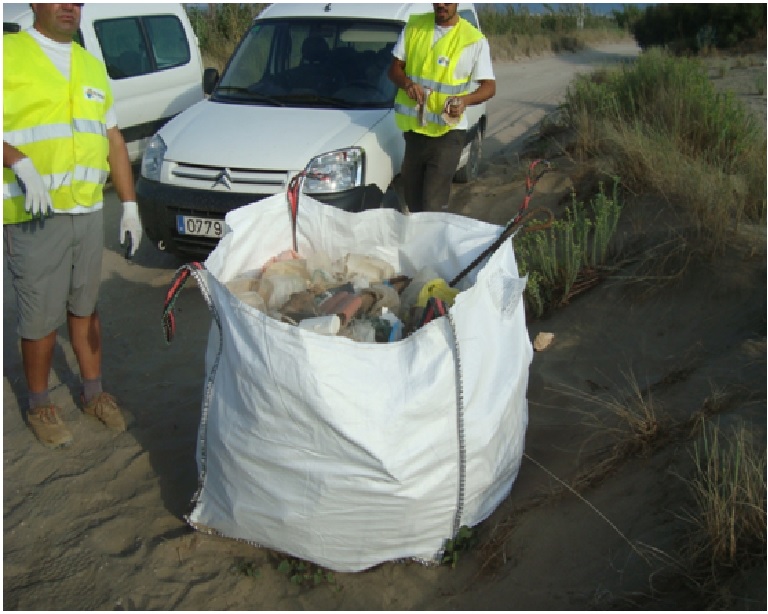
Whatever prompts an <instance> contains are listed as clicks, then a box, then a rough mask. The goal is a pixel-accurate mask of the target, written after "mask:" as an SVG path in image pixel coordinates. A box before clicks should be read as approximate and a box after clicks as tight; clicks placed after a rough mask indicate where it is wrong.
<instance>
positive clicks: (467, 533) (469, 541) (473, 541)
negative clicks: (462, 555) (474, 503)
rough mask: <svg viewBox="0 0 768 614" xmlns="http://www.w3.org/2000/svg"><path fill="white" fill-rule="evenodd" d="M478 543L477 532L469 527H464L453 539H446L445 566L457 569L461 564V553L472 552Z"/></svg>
mask: <svg viewBox="0 0 768 614" xmlns="http://www.w3.org/2000/svg"><path fill="white" fill-rule="evenodd" d="M477 543H478V538H477V535H476V534H475V531H474V530H473V529H471V528H470V527H468V526H466V525H465V526H462V527H461V528H460V529H459V532H458V533H456V535H455V536H454V538H453V539H446V540H445V544H444V545H443V558H442V561H441V563H442V564H443V565H450V567H451V568H453V569H455V568H456V564H457V563H458V562H459V552H462V551H463V552H466V551H468V550H471V549H472V548H473V547H474V546H476V545H477Z"/></svg>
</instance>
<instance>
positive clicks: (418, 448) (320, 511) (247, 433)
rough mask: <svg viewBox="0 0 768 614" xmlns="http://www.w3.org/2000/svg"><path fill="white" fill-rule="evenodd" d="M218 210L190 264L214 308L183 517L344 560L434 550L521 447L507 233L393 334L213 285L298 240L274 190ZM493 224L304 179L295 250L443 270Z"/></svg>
mask: <svg viewBox="0 0 768 614" xmlns="http://www.w3.org/2000/svg"><path fill="white" fill-rule="evenodd" d="M226 224H227V226H228V228H227V232H226V234H225V236H224V237H223V238H222V240H221V241H220V243H219V245H218V246H217V248H216V249H215V250H214V251H213V252H212V253H211V254H210V256H209V257H208V259H207V260H206V261H205V267H204V268H203V269H202V270H192V271H191V272H192V274H193V275H194V277H195V278H196V279H197V282H198V284H199V288H200V290H201V292H202V294H203V296H204V297H205V299H206V301H207V302H208V306H209V308H210V311H211V314H212V316H213V321H212V324H211V329H210V334H209V339H208V346H207V350H206V356H205V370H206V381H205V386H204V395H203V407H202V415H201V423H200V429H199V440H198V447H197V464H198V470H199V490H198V492H197V493H196V494H195V497H194V499H193V510H192V512H191V513H190V514H189V516H188V517H187V520H188V522H189V523H190V524H191V525H192V526H193V527H195V528H197V529H199V530H203V531H208V532H212V533H216V534H219V535H223V536H227V537H230V538H236V539H240V540H246V541H248V542H251V543H253V544H254V545H258V546H264V547H268V548H272V549H275V550H278V551H282V552H284V553H287V554H289V555H292V556H295V557H298V558H301V559H304V560H307V561H311V562H314V563H315V564H317V565H320V566H323V567H325V568H328V569H332V570H336V571H342V572H355V571H360V570H364V569H366V568H369V567H372V566H374V565H376V564H378V563H382V562H385V561H392V560H400V559H417V560H420V561H422V562H429V563H432V562H439V560H440V557H441V556H442V553H443V547H444V542H445V540H446V539H449V538H452V537H454V536H455V534H456V532H457V531H458V529H459V528H460V527H461V526H463V525H466V526H470V527H471V526H474V525H476V524H478V523H479V522H481V521H482V520H484V519H485V518H486V517H488V515H490V514H491V512H492V511H493V510H494V509H495V508H496V507H497V505H498V504H499V503H500V502H501V501H502V500H503V499H504V498H505V497H506V496H507V494H508V493H509V491H510V488H511V487H512V484H513V482H514V481H515V478H516V477H517V473H518V469H519V467H520V462H521V459H522V454H523V443H524V437H525V430H526V426H527V419H528V413H527V401H526V388H527V381H528V369H529V366H530V363H531V359H532V356H533V350H532V347H531V344H530V340H529V337H528V333H527V330H526V326H525V314H524V308H523V304H522V292H523V289H524V287H525V279H521V278H520V277H519V276H518V270H517V266H516V263H515V257H514V251H513V246H512V241H511V240H509V241H505V242H504V244H503V245H502V246H501V247H500V248H499V249H498V250H497V251H496V252H495V253H493V254H492V255H491V256H490V258H489V259H488V261H487V263H485V264H481V265H480V267H478V268H477V269H474V270H473V271H472V272H471V273H470V274H468V275H467V276H466V277H465V278H464V279H463V280H462V281H461V282H460V283H459V284H458V288H459V289H461V290H462V292H461V293H460V294H459V295H458V296H457V298H456V301H455V303H454V305H453V307H452V308H451V309H450V310H449V312H448V316H447V317H441V318H438V319H436V320H433V321H432V322H430V323H429V324H427V325H425V326H424V327H422V328H421V329H419V330H417V331H416V332H414V333H413V334H412V335H410V336H409V337H407V338H405V339H403V340H402V341H398V342H393V343H360V342H356V341H353V340H351V339H348V338H345V337H332V336H331V337H329V336H326V335H321V334H318V333H315V332H313V331H308V330H303V329H300V328H298V327H296V326H292V325H290V324H286V323H283V322H280V321H278V320H277V319H274V318H272V317H270V316H268V315H265V314H264V313H262V312H261V311H258V310H256V309H254V308H252V307H250V306H248V305H246V304H245V303H243V302H241V301H240V300H239V299H237V298H236V297H235V296H234V295H233V294H231V293H230V292H229V290H228V289H227V288H226V287H225V286H224V283H225V282H227V281H229V280H231V279H233V278H234V277H236V276H237V275H238V274H240V273H243V272H245V271H249V270H253V269H256V268H259V267H261V266H262V265H263V264H264V263H265V262H267V261H268V260H269V259H270V258H272V257H273V256H275V255H276V254H278V253H280V252H283V251H285V250H288V249H290V248H291V247H292V234H291V217H290V214H289V208H288V205H287V203H286V197H285V195H284V194H278V195H275V196H273V197H270V198H268V199H266V200H263V201H260V202H258V203H254V204H251V205H247V206H245V207H242V208H239V209H237V210H235V211H233V212H231V213H229V214H228V215H227V217H226ZM501 231H502V228H501V227H499V226H495V225H491V224H487V223H484V222H480V221H477V220H473V219H469V218H465V217H461V216H457V215H453V214H449V213H418V214H412V215H409V216H404V215H401V214H400V213H399V212H396V211H393V210H387V209H381V210H373V211H365V212H362V213H348V212H345V211H342V210H340V209H337V208H334V207H331V206H328V205H323V204H321V203H319V202H317V201H315V200H313V199H312V198H310V197H306V196H302V199H301V203H300V207H299V214H298V227H297V236H298V252H299V254H301V255H303V256H306V255H308V254H311V253H314V252H319V251H323V252H325V253H327V254H328V255H329V256H330V257H331V258H332V259H336V258H341V257H343V256H345V255H346V254H349V253H357V254H368V255H373V256H376V257H378V258H382V259H383V260H385V261H387V262H389V263H391V264H392V266H393V267H394V269H395V271H397V272H398V273H399V274H404V275H409V276H414V275H415V274H416V273H417V272H418V271H419V270H420V269H422V268H423V267H425V266H430V267H432V268H433V269H434V270H435V271H436V272H437V273H438V274H439V275H440V276H441V277H443V278H444V279H445V280H446V281H450V280H451V279H452V278H453V277H455V276H456V275H457V274H458V273H459V272H461V271H463V270H464V269H465V268H466V267H467V266H468V265H469V264H470V263H471V262H472V261H473V260H474V259H475V258H476V257H477V256H478V255H479V254H480V253H481V252H482V251H483V250H484V249H485V248H487V247H488V246H489V245H491V244H492V243H493V241H494V240H495V239H496V238H497V237H498V236H499V234H500V232H501ZM182 268H183V267H182ZM180 271H181V269H180Z"/></svg>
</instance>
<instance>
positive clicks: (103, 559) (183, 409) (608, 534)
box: [3, 61, 766, 610]
mask: <svg viewBox="0 0 768 614" xmlns="http://www.w3.org/2000/svg"><path fill="white" fill-rule="evenodd" d="M759 71H760V72H759V73H758V74H762V78H763V84H764V79H765V63H764V61H763V64H762V66H761V67H759ZM745 82H746V86H745V87H747V88H748V87H753V85H752V84H754V76H753V77H752V78H751V80H749V79H748V78H746V81H745ZM734 86H735V81H734ZM763 92H764V88H763ZM742 95H744V96H751V97H756V98H757V100H756V102H755V103H754V104H755V107H756V108H758V109H762V112H763V114H764V112H765V95H764V93H763V94H762V95H760V94H756V93H755V92H742ZM763 118H764V115H763ZM519 154H520V150H519V148H517V147H498V148H497V149H496V151H493V152H491V153H490V154H488V155H487V157H486V158H485V159H484V163H483V171H482V176H481V178H480V180H479V181H478V182H477V183H476V184H473V185H472V186H464V187H462V186H457V188H456V190H455V192H454V196H453V198H452V203H451V210H452V211H454V212H456V213H460V214H463V215H471V216H473V217H478V218H481V219H485V220H488V221H491V222H494V223H504V222H506V221H507V220H508V219H510V218H511V217H512V216H513V215H514V212H515V211H516V210H517V208H518V207H519V205H520V203H521V200H522V196H523V184H522V181H521V171H520V168H521V167H520V164H521V163H520V161H519V158H518V156H519ZM559 168H560V169H561V170H560V171H559V172H557V173H551V174H549V175H546V176H545V178H544V179H542V181H541V182H540V184H539V185H538V186H537V191H536V194H535V196H534V203H535V204H538V205H545V206H549V207H553V208H556V207H558V206H559V203H561V202H562V200H563V197H565V196H567V195H568V194H569V189H570V186H571V181H570V174H569V173H570V171H571V170H572V169H569V167H568V166H567V164H566V161H561V164H560V165H559ZM112 204H113V205H114V203H112ZM659 206H661V205H659ZM111 210H112V211H115V210H116V207H114V206H113V207H111ZM107 222H108V223H107V228H108V234H107V240H106V249H105V260H104V282H103V290H102V301H101V314H102V324H103V329H104V350H105V364H104V374H105V375H104V383H105V387H106V389H107V390H109V391H110V392H112V393H114V394H115V395H116V396H117V397H118V399H119V400H120V401H121V403H122V405H123V407H124V408H125V411H126V414H127V416H128V422H129V430H128V431H127V432H126V433H123V434H120V435H117V436H115V435H113V434H111V433H110V432H109V431H107V430H106V429H105V428H103V427H101V425H100V424H98V423H96V422H95V421H92V420H90V419H88V418H87V417H85V416H83V415H82V414H80V412H79V411H78V409H77V405H76V403H75V400H74V399H75V398H76V394H77V393H76V388H77V383H78V379H79V378H78V375H77V370H76V363H75V361H74V357H73V354H72V351H71V348H70V346H69V344H68V342H67V339H66V336H65V335H63V336H62V339H61V343H60V345H59V346H58V348H57V352H56V356H55V366H54V373H53V375H52V380H51V386H52V398H53V400H54V402H56V403H58V404H59V405H61V406H62V407H63V408H64V417H65V419H66V420H67V422H68V424H69V425H70V427H71V429H72V431H73V433H74V436H75V443H74V444H73V445H72V446H71V447H70V448H68V449H65V450H59V451H51V450H48V449H46V448H44V447H42V446H41V445H39V444H38V443H37V442H36V441H35V440H34V437H33V436H32V435H31V433H30V432H29V430H28V429H27V427H26V425H25V423H24V420H23V416H22V412H21V411H20V407H23V406H24V405H25V399H26V391H25V385H24V380H23V373H22V369H21V362H20V356H19V350H18V343H17V342H16V340H15V334H14V323H15V308H14V303H13V296H12V292H11V289H10V286H9V283H8V275H7V272H6V273H5V275H4V292H3V306H4V319H3V334H4V343H3V520H4V523H3V538H4V539H3V607H4V609H16V610H37V609H42V610H49V609H77V610H111V609H123V610H150V609H158V610H190V609H191V610H225V609H260V610H300V609H308V610H337V609H344V610H388V609H432V610H435V609H437V610H441V609H471V610H477V609H504V610H509V609H515V610H522V609H536V610H539V609H566V610H573V609H633V608H642V609H699V608H704V607H709V606H718V605H721V606H725V607H730V608H735V609H757V610H764V609H765V608H766V590H765V586H766V583H765V581H766V566H765V560H764V559H763V560H762V561H758V563H757V564H756V565H755V566H753V567H751V568H745V569H743V570H740V571H738V572H737V574H736V575H735V577H732V578H730V579H729V582H728V584H727V586H725V585H724V586H723V587H721V588H720V589H719V590H718V591H716V592H714V593H711V592H710V593H705V592H704V591H703V590H702V589H701V588H700V587H696V586H694V585H693V584H692V583H691V582H688V581H685V580H684V578H683V576H682V575H680V574H679V573H673V571H674V567H675V565H674V561H675V560H677V559H676V557H678V553H679V552H680V548H681V546H682V545H683V544H684V543H685V541H686V536H687V535H688V532H689V530H690V523H688V522H687V521H686V520H685V519H684V518H683V516H684V510H685V509H688V508H689V507H690V498H689V495H688V494H687V490H686V485H685V481H684V478H685V477H686V476H689V475H690V471H691V467H692V463H691V459H690V452H691V449H692V443H693V441H694V436H692V435H691V430H690V429H685V428H682V426H681V425H686V424H688V420H689V419H690V417H691V416H692V415H694V414H695V413H696V412H697V411H699V410H701V409H702V408H703V407H705V406H706V405H707V403H709V404H710V405H712V400H713V399H717V408H718V413H717V414H716V415H715V416H714V417H713V420H717V421H719V422H720V424H721V425H723V426H728V425H730V424H737V423H738V421H740V420H744V421H747V422H748V423H749V424H751V425H752V428H753V431H754V433H755V435H756V437H757V440H758V441H760V442H763V443H764V442H765V431H766V417H765V416H766V414H765V407H766V396H765V393H766V364H765V359H766V346H765V343H766V254H765V228H758V229H754V232H752V233H751V234H749V235H745V236H744V240H743V242H739V245H736V246H734V249H733V250H731V251H729V253H728V254H726V255H725V256H723V257H722V258H720V259H718V260H717V261H715V262H711V263H706V264H698V265H691V266H689V268H688V270H687V271H686V274H685V276H684V277H682V278H681V279H679V280H678V281H677V282H676V283H674V284H670V285H666V286H663V287H662V286H660V285H659V284H651V285H650V287H649V286H648V285H641V284H638V283H632V281H631V279H620V278H619V276H616V277H615V278H613V279H609V280H606V281H605V282H604V283H602V284H601V285H600V286H598V287H596V288H594V289H592V290H590V291H589V292H587V293H584V294H583V295H581V296H579V297H577V298H576V299H574V300H573V301H572V302H571V304H570V305H568V306H567V307H566V308H563V309H561V310H559V311H557V312H556V313H554V314H552V315H551V316H549V317H547V318H545V319H543V320H539V321H535V322H531V323H530V325H529V331H530V335H531V338H532V339H533V338H534V337H535V336H536V335H537V334H538V333H539V332H551V333H554V335H555V337H554V339H555V340H554V343H553V344H552V345H551V346H550V347H549V348H548V349H546V350H545V351H542V352H538V353H536V354H535V355H534V360H533V363H532V365H531V371H530V383H529V390H528V397H529V411H530V423H529V428H528V432H527V435H526V454H525V457H524V459H523V464H522V467H521V471H520V474H519V476H518V479H517V481H516V483H515V485H514V486H513V488H512V491H511V493H510V495H509V497H508V498H507V499H506V500H505V501H504V502H503V503H502V504H501V505H500V506H499V508H498V509H497V510H496V511H495V512H494V513H493V514H492V516H491V517H490V518H488V519H487V520H486V521H485V522H483V523H482V524H481V525H480V526H479V527H478V528H477V535H478V537H479V538H480V545H479V546H478V547H476V548H475V549H473V550H472V551H471V552H468V553H465V554H463V555H462V557H461V558H460V561H459V564H458V565H457V567H456V568H455V569H450V568H448V567H424V566H422V565H419V564H415V563H386V564H382V565H380V566H378V567H376V568H374V569H371V570H369V571H366V572H363V573H359V574H337V575H336V580H335V583H334V584H327V583H322V584H321V585H319V586H317V587H314V588H301V587H297V586H294V585H292V584H291V583H290V582H289V581H288V580H287V578H286V577H285V576H284V575H283V574H281V573H279V572H278V571H277V569H276V568H275V564H274V561H273V558H272V557H271V556H270V553H269V552H267V551H265V550H260V549H256V548H254V547H252V546H249V545H247V544H242V543H237V542H234V541H231V540H228V539H224V538H218V537H213V536H209V535H205V534H201V533H196V532H193V531H191V530H190V529H189V528H188V527H187V525H186V524H185V522H184V520H183V516H184V514H186V513H188V512H189V510H190V508H189V505H190V499H191V497H192V495H193V493H194V492H195V489H196V484H197V474H196V473H197V470H196V465H195V460H194V459H195V445H196V434H197V427H198V424H199V420H200V404H201V386H202V382H203V358H204V356H203V354H204V348H205V343H206V339H207V335H208V327H209V322H210V318H209V314H208V311H207V308H206V307H205V304H204V302H203V300H202V298H201V296H200V294H199V292H198V291H197V290H196V289H195V288H194V287H191V286H189V287H188V288H187V289H186V290H185V291H184V292H183V294H182V296H181V297H180V299H179V302H178V304H177V305H178V306H177V309H176V316H177V328H178V333H177V336H176V339H175V340H174V342H173V343H172V344H171V345H166V344H165V341H164V339H163V335H162V329H161V320H160V318H161V313H162V306H163V300H164V298H165V293H166V291H167V289H168V285H169V283H170V281H171V278H172V276H173V274H174V272H175V270H176V268H177V267H178V266H179V264H180V262H179V261H177V260H176V259H174V258H173V257H170V256H168V255H164V254H161V253H158V252H157V251H153V250H150V249H148V246H144V248H143V249H142V251H141V252H140V254H139V255H138V257H137V258H136V260H135V261H133V262H132V263H126V262H125V261H124V260H123V259H122V256H121V253H120V250H119V248H118V245H117V236H116V235H117V232H116V228H117V218H116V216H115V215H114V213H113V214H112V216H111V217H108V220H107ZM112 228H113V229H115V231H114V232H110V231H109V229H112ZM651 231H652V229H649V228H648V227H643V226H642V221H641V220H635V221H632V223H627V224H626V227H625V228H623V229H622V232H626V233H628V236H627V238H626V240H627V241H628V242H629V241H631V240H632V238H633V236H634V235H631V234H630V233H632V232H634V233H638V232H640V233H643V232H646V233H647V232H651ZM112 235H114V236H112ZM622 275H623V276H625V277H628V278H631V277H632V275H633V270H632V269H631V268H630V269H627V270H625V271H623V272H622ZM651 290H653V291H651ZM632 378H634V379H635V380H636V381H637V384H638V387H639V389H640V390H641V391H642V392H643V394H644V395H645V396H646V397H648V395H650V397H651V398H652V401H653V404H654V407H655V408H656V411H657V414H658V416H659V417H660V422H663V423H664V428H665V429H666V430H665V431H664V432H665V434H664V436H663V437H661V438H660V439H659V440H658V441H656V442H655V443H654V444H653V445H650V446H646V447H638V448H637V449H632V450H629V451H628V452H626V453H624V454H623V455H622V456H621V458H620V459H619V461H618V462H615V463H612V464H608V463H606V458H607V457H608V456H609V455H610V449H611V448H610V444H611V443H612V441H611V440H610V439H608V438H607V437H606V434H605V431H601V430H599V429H595V428H594V427H593V426H590V423H589V418H590V417H593V418H594V417H600V416H603V414H601V413H600V412H601V411H602V410H601V409H600V407H599V406H598V405H597V404H596V403H594V402H592V401H590V400H589V396H590V395H591V396H592V398H593V399H597V398H605V396H606V395H614V396H615V397H616V398H618V399H626V398H627V397H628V396H630V395H629V392H630V384H629V382H630V381H631V380H632ZM574 391H578V393H580V394H579V395H577V394H575V393H574ZM583 395H587V398H583ZM585 476H586V477H585ZM577 479H580V480H582V481H584V480H585V479H588V482H587V485H586V486H585V487H584V488H582V489H581V490H580V497H579V496H576V495H574V494H573V493H572V492H570V491H569V490H563V489H562V488H561V487H560V484H561V481H564V482H567V483H573V482H574V481H575V480H577ZM678 558H679V557H678Z"/></svg>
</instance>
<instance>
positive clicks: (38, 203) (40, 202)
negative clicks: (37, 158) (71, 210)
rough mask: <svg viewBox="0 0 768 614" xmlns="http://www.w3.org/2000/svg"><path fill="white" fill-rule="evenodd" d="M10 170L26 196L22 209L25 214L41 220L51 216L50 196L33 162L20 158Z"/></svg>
mask: <svg viewBox="0 0 768 614" xmlns="http://www.w3.org/2000/svg"><path fill="white" fill-rule="evenodd" d="M11 168H12V169H13V172H14V173H16V177H17V178H18V180H19V183H21V184H22V189H23V190H24V193H25V194H26V200H25V201H24V209H26V210H27V213H29V214H30V215H31V216H32V217H33V218H34V217H38V216H39V217H40V218H41V219H42V218H43V217H45V216H47V215H48V214H51V215H53V204H52V203H51V195H50V194H49V193H48V188H47V187H45V183H44V182H43V178H42V177H41V176H40V173H38V172H37V169H36V168H35V164H34V162H32V160H30V159H29V158H21V159H20V160H17V161H16V162H14V163H13V164H12V165H11Z"/></svg>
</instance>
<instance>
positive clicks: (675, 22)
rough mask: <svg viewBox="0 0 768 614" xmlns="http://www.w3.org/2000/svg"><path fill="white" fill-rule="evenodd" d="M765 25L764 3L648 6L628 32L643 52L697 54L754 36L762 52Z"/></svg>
mask: <svg viewBox="0 0 768 614" xmlns="http://www.w3.org/2000/svg"><path fill="white" fill-rule="evenodd" d="M765 23H766V5H765V4H736V3H731V4H705V3H700V4H652V5H650V6H648V7H646V9H645V12H644V13H643V14H642V16H640V17H639V18H637V19H635V20H634V22H633V23H632V25H631V29H632V34H633V35H634V37H635V39H636V40H637V43H638V45H640V47H641V48H643V49H648V48H650V47H667V48H669V49H670V50H673V51H676V52H680V53H683V52H693V53H700V52H702V51H705V50H707V49H709V48H716V49H729V48H734V47H736V46H738V45H742V44H743V43H745V42H746V41H749V40H750V39H755V38H757V37H762V40H763V42H762V49H763V50H765ZM758 48H759V47H758Z"/></svg>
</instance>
